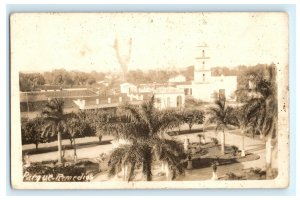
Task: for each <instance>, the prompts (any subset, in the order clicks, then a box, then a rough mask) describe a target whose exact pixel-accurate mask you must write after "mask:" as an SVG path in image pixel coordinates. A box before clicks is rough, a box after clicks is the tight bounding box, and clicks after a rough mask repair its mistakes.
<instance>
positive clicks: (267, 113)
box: [246, 64, 278, 178]
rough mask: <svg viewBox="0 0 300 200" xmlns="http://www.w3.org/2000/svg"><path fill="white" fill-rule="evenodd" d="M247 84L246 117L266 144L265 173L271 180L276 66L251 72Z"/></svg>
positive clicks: (275, 127) (276, 104) (274, 125)
mask: <svg viewBox="0 0 300 200" xmlns="http://www.w3.org/2000/svg"><path fill="white" fill-rule="evenodd" d="M248 82H249V91H248V101H247V103H246V106H247V117H248V118H249V119H251V125H252V130H253V131H255V132H259V133H260V135H261V138H264V140H265V142H266V172H267V178H272V177H273V174H272V172H273V169H272V140H273V142H274V144H275V145H277V121H278V117H277V116H278V102H277V84H276V66H275V65H273V64H272V65H269V66H264V67H262V69H260V72H255V71H253V72H252V73H251V74H249V76H248Z"/></svg>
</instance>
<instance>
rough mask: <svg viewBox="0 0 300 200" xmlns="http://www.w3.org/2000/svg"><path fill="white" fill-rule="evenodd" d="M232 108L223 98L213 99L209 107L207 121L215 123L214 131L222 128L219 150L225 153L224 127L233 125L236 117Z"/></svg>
mask: <svg viewBox="0 0 300 200" xmlns="http://www.w3.org/2000/svg"><path fill="white" fill-rule="evenodd" d="M233 111H234V109H233V107H231V106H227V105H226V101H225V99H223V100H217V101H215V105H214V106H212V107H210V108H209V111H208V113H209V115H210V116H209V118H208V120H207V123H210V124H215V125H216V129H215V130H216V132H217V131H218V130H222V133H223V134H222V139H221V140H222V141H221V143H222V144H221V151H222V154H223V155H224V154H225V129H226V128H228V125H235V124H236V119H235V116H234V112H233Z"/></svg>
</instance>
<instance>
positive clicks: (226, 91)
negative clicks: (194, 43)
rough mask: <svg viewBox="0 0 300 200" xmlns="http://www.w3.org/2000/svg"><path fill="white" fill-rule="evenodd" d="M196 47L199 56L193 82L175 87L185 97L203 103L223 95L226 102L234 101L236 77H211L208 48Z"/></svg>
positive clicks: (204, 46)
mask: <svg viewBox="0 0 300 200" xmlns="http://www.w3.org/2000/svg"><path fill="white" fill-rule="evenodd" d="M198 47H199V48H200V50H201V56H200V57H197V60H198V61H197V63H196V64H195V68H194V80H193V81H192V82H191V83H189V84H184V83H183V84H177V85H176V87H177V88H182V89H184V91H185V94H186V95H190V96H192V97H194V98H195V99H198V100H202V101H205V102H211V101H214V99H215V95H225V97H226V99H227V100H229V101H230V100H235V95H234V93H235V91H236V89H237V76H224V75H221V76H212V75H211V66H210V65H209V64H210V63H209V60H210V57H208V56H207V50H208V46H207V45H206V44H202V45H200V46H198Z"/></svg>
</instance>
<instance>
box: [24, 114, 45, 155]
mask: <svg viewBox="0 0 300 200" xmlns="http://www.w3.org/2000/svg"><path fill="white" fill-rule="evenodd" d="M44 125H45V121H44V119H43V118H42V117H40V116H38V117H36V118H33V119H29V120H28V121H26V122H22V144H31V143H33V144H35V148H36V149H38V145H39V144H40V143H45V142H48V138H42V137H41V134H42V132H43V129H44Z"/></svg>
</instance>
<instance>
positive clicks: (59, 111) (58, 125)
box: [42, 98, 75, 163]
mask: <svg viewBox="0 0 300 200" xmlns="http://www.w3.org/2000/svg"><path fill="white" fill-rule="evenodd" d="M63 107H64V102H63V101H62V100H60V99H56V98H54V99H51V100H50V101H48V102H47V104H46V105H45V108H44V109H43V111H42V116H43V117H44V119H45V121H46V125H45V130H44V132H43V133H42V137H49V136H50V137H53V136H54V135H57V147H58V163H62V133H64V132H66V131H67V126H66V121H67V119H68V118H69V117H70V116H73V115H75V114H74V113H68V114H65V113H64V111H63Z"/></svg>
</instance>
